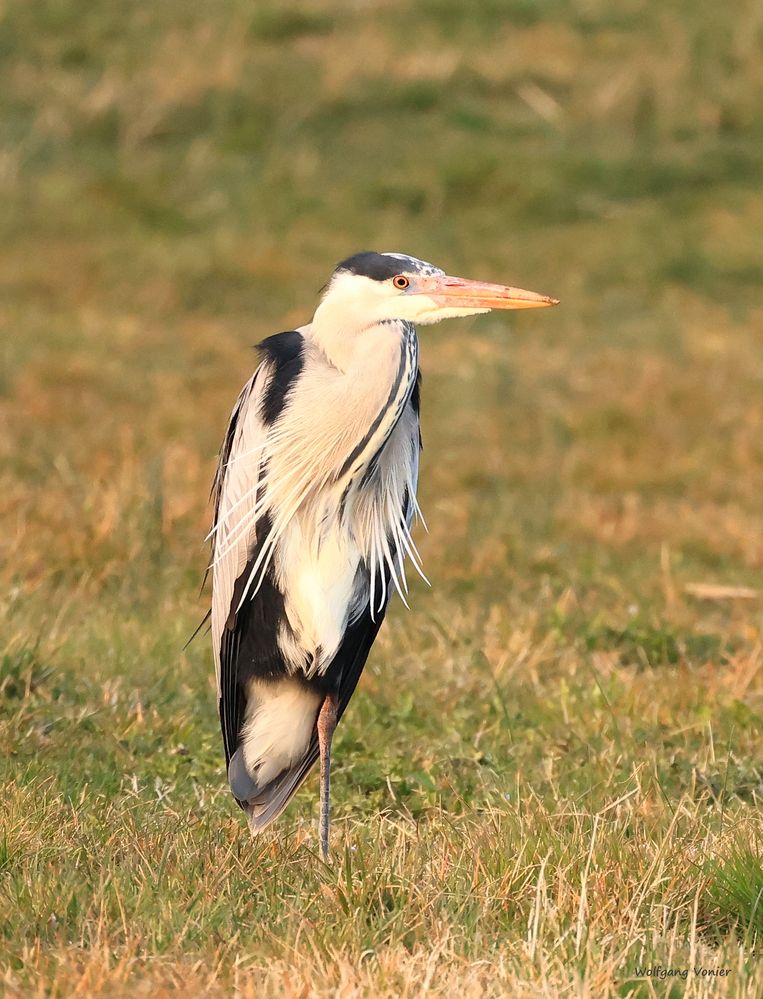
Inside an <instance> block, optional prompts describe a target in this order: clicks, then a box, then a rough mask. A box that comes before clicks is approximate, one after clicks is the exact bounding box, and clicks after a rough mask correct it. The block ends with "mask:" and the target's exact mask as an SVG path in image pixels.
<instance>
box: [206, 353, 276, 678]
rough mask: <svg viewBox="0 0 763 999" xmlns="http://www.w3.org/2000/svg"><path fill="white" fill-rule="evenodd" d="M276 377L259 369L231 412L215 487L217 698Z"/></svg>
mask: <svg viewBox="0 0 763 999" xmlns="http://www.w3.org/2000/svg"><path fill="white" fill-rule="evenodd" d="M271 377H272V373H271V371H270V368H269V365H267V364H266V363H264V362H263V363H262V364H260V366H259V367H258V368H257V370H256V371H255V373H254V374H253V375H252V377H251V378H250V380H249V381H248V382H247V383H246V385H245V386H244V388H243V389H242V391H241V394H240V395H239V397H238V399H237V401H236V405H235V406H234V407H233V412H232V413H231V416H230V420H229V423H228V428H227V431H226V434H225V439H224V441H223V446H222V448H221V449H220V458H219V462H218V466H217V473H216V475H215V481H214V485H213V499H214V518H213V523H212V532H211V538H212V562H211V572H212V613H211V621H210V627H211V632H212V648H213V654H214V660H215V676H216V678H217V692H218V695H219V696H222V694H223V689H222V687H223V679H224V677H223V675H222V673H223V665H224V664H223V662H222V644H223V635H224V632H225V628H226V624H227V622H228V618H229V616H230V613H231V602H232V599H233V593H234V590H235V587H236V580H237V579H238V578H239V577H240V576H241V573H242V572H243V571H244V568H245V567H246V563H247V555H248V552H249V551H250V549H251V547H252V546H253V545H254V543H255V542H256V537H257V523H256V514H257V508H256V504H257V499H258V486H259V482H260V480H261V477H262V474H261V468H262V459H263V451H264V448H265V443H266V440H267V435H268V428H267V426H266V424H265V422H264V420H263V419H262V415H261V410H262V402H263V399H264V396H265V392H266V391H267V385H268V383H269V380H270V378H271Z"/></svg>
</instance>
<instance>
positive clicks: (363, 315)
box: [320, 251, 558, 329]
mask: <svg viewBox="0 0 763 999" xmlns="http://www.w3.org/2000/svg"><path fill="white" fill-rule="evenodd" d="M557 304H558V303H557V301H556V299H554V298H548V297H547V296H546V295H537V294H536V293H535V292H532V291H524V290H523V289H522V288H511V287H508V286H506V285H501V284H488V283H486V282H484V281H469V280H466V279H465V278H458V277H451V276H449V275H447V274H446V273H445V272H444V271H442V270H440V268H439V267H435V266H434V264H429V263H427V262H426V261H425V260H418V259H417V258H416V257H409V256H407V255H406V254H404V253H375V252H372V251H366V252H364V253H356V254H355V255H354V256H352V257H348V258H347V260H343V261H342V262H341V263H340V264H338V265H337V267H336V270H335V271H334V274H333V276H332V278H331V281H330V282H329V284H328V287H327V289H326V293H325V295H324V297H323V300H322V302H321V306H320V308H324V309H325V310H326V311H332V312H333V311H334V310H336V313H337V314H339V313H340V312H341V313H342V314H343V316H344V319H345V321H346V322H347V326H354V327H355V328H361V329H362V328H365V327H368V326H369V325H372V324H375V323H380V322H384V321H389V320H405V321H407V322H412V323H418V324H426V323H438V322H440V320H441V319H450V318H455V317H457V316H473V315H476V314H477V313H480V312H490V310H491V309H542V308H545V307H546V306H549V305H557Z"/></svg>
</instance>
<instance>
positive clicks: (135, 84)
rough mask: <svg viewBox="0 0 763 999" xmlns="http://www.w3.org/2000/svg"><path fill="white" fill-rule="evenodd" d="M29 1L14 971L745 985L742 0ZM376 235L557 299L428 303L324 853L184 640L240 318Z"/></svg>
mask: <svg viewBox="0 0 763 999" xmlns="http://www.w3.org/2000/svg"><path fill="white" fill-rule="evenodd" d="M0 12H2V20H1V21H0V185H2V204H3V212H2V214H1V215H0V236H1V239H0V279H1V280H2V284H3V292H2V297H1V298H0V323H2V328H3V334H2V340H1V342H0V361H1V364H2V368H1V370H0V449H1V452H2V466H1V468H0V509H1V510H2V530H1V531H0V546H1V548H0V551H2V560H3V565H2V569H0V575H1V578H2V585H1V586H0V619H1V620H2V646H1V648H0V654H1V655H2V665H1V667H0V669H1V674H0V751H1V752H0V768H2V809H1V811H0V823H1V829H0V968H1V969H2V970H1V971H0V974H1V975H2V976H3V977H2V979H1V980H2V982H3V983H4V984H3V986H2V988H4V990H5V993H6V994H7V995H9V996H26V995H55V996H68V995H72V994H75V993H76V994H77V995H104V996H109V997H119V996H128V995H129V996H131V997H132V996H140V995H146V996H163V995H169V994H171V993H177V994H183V995H209V996H218V995H224V994H231V992H232V991H234V990H238V992H239V993H240V994H241V995H242V996H252V997H254V996H257V997H260V996H269V995H272V996H276V995H289V996H291V995H294V996H305V997H308V996H320V995H328V994H332V995H339V996H355V995H368V996H372V995H373V996H390V997H396V996H419V995H426V994H431V995H443V996H456V995H457V996H459V997H472V996H482V995H496V996H497V995H510V996H518V997H522V996H536V995H539V994H544V995H547V996H557V995H560V996H561V995H567V996H572V995H579V996H591V997H607V996H615V995H617V996H640V997H641V996H644V997H646V996H662V995H671V996H679V995H684V994H685V995H691V996H705V995H707V996H711V995H712V996H724V997H726V996H751V997H752V996H756V995H759V994H761V991H762V990H763V973H762V972H761V969H760V968H759V966H758V964H757V963H756V959H755V953H756V947H759V942H760V937H761V933H763V901H762V893H763V871H762V867H761V857H762V855H763V829H762V827H761V819H760V798H761V793H763V792H762V790H761V788H762V780H763V732H762V728H763V726H762V725H761V722H762V720H763V693H762V688H761V659H762V657H763V617H762V615H761V602H760V598H759V595H758V592H759V589H760V572H761V568H763V513H762V507H761V495H762V494H763V391H762V390H763V355H762V354H761V338H760V331H761V328H762V327H763V311H762V310H761V304H760V286H761V281H762V280H763V256H762V255H761V253H760V233H761V231H762V230H763V198H761V193H760V190H761V188H760V184H761V176H763V99H762V98H763V59H761V43H762V42H763V6H761V3H760V2H759V0H746V2H743V0H736V2H733V3H730V4H717V3H713V2H710V0H699V2H697V0H692V2H689V0H676V2H675V3H673V4H662V3H657V2H656V0H624V2H622V3H618V4H612V3H610V2H608V0H606V2H605V0H535V2H533V0H504V2H498V0H482V2H480V3H473V4H466V3H462V2H460V0H421V2H419V3H416V4H404V3H401V2H398V0H386V2H383V0H369V2H368V3H363V4H358V3H351V2H349V0H344V2H343V0H340V2H337V3H335V4H328V3H321V4H318V3H313V4H303V3H297V4H293V3H283V4H281V3H277V4H276V3H270V2H265V3H259V2H258V3H257V4H252V3H246V2H244V0H240V2H239V0H219V2H217V3H215V4H201V3H198V2H196V0H190V2H186V0H167V2H163V3H155V4H142V3H125V4H113V3H107V2H105V0H97V2H91V3H88V4H82V3H75V2H73V0H45V2H42V0H7V2H5V3H4V4H2V6H0ZM366 247H377V248H380V249H401V250H404V251H407V252H410V253H414V254H417V255H420V256H423V257H425V258H429V259H434V260H436V261H437V262H438V263H440V264H441V265H443V266H445V267H447V268H448V269H449V270H451V271H453V272H456V273H463V274H465V275H467V276H473V277H483V278H486V279H491V278H492V279H495V280H507V281H510V282H512V283H516V284H520V285H522V286H525V287H530V288H535V289H537V290H539V291H544V292H547V293H549V294H554V295H556V296H558V297H560V298H561V299H562V300H563V305H562V307H561V308H560V309H557V310H553V311H552V312H548V313H538V314H525V315H521V316H519V317H518V318H517V319H516V320H512V319H511V318H507V317H505V316H497V317H484V318H480V319H478V320H474V321H470V322H458V323H452V324H450V325H448V326H447V327H446V326H442V327H437V328H434V329H428V330H425V331H424V332H423V335H422V341H423V344H422V353H423V368H424V373H425V383H424V387H425V396H424V417H423V419H424V437H425V452H424V460H423V471H422V475H423V483H422V496H421V501H422V506H423V508H424V511H425V513H426V515H427V518H428V522H429V525H430V533H429V534H428V535H425V534H424V533H423V531H420V532H419V540H420V547H421V550H422V554H423V556H424V560H425V565H426V568H427V572H428V574H429V576H430V578H431V579H432V580H433V584H434V585H433V588H432V590H428V589H426V588H425V587H424V586H423V585H422V584H418V583H417V584H414V587H413V590H414V592H413V596H412V606H413V610H412V611H411V612H410V613H408V612H406V611H405V610H404V608H402V607H401V606H400V605H396V606H394V608H393V609H392V610H391V612H390V615H389V621H388V624H387V625H386V626H385V628H384V629H383V632H382V635H381V637H380V640H379V642H378V645H377V647H376V649H375V651H374V653H373V655H372V658H371V661H370V664H369V668H368V670H367V672H366V675H365V677H364V679H363V682H362V683H361V686H360V688H359V692H358V694H357V695H356V697H355V699H354V701H353V705H352V709H351V711H350V712H349V714H348V716H347V718H346V721H345V722H344V723H343V724H342V728H341V731H340V733H339V734H338V739H337V742H336V761H337V772H336V780H335V782H334V792H335V815H336V817H337V821H336V825H335V834H334V835H335V859H334V862H333V864H332V865H331V866H330V867H326V866H324V865H323V864H322V863H321V862H320V861H319V860H318V858H317V856H316V844H315V835H314V819H315V792H316V787H315V782H314V781H311V782H310V783H309V784H308V785H307V786H306V788H305V789H304V790H303V791H302V792H301V793H300V795H299V797H298V800H297V801H296V802H295V804H294V805H293V806H292V807H291V808H290V810H289V811H288V813H287V814H286V816H285V817H284V819H283V820H282V821H281V822H280V823H279V824H278V826H277V828H276V829H275V830H274V831H273V833H272V835H267V836H265V837H264V838H262V839H261V840H258V841H257V842H255V843H252V842H251V841H250V839H249V838H248V834H247V833H246V831H245V828H244V826H243V823H242V819H241V815H240V813H238V811H237V810H236V808H235V806H234V804H233V803H232V801H231V800H230V798H229V796H228V794H227V793H226V791H225V787H224V784H225V781H224V775H223V770H222V763H221V752H220V739H219V735H218V731H217V722H216V718H215V705H214V694H213V680H212V675H211V674H212V668H211V656H210V653H209V649H208V647H207V644H206V642H205V641H204V640H197V641H196V642H195V643H194V644H192V645H191V646H190V647H189V648H188V649H187V650H186V651H181V650H182V646H183V643H184V641H185V639H186V637H187V636H188V635H189V633H190V632H191V631H192V629H193V627H194V626H195V624H196V622H197V621H198V619H199V618H200V616H201V614H202V613H203V611H204V608H205V606H206V599H207V598H206V597H202V598H201V599H198V598H197V588H198V581H199V578H200V575H201V571H202V568H203V565H204V559H205V555H204V552H203V550H202V547H201V539H202V537H203V536H204V534H205V531H206V525H207V520H208V516H209V513H208V510H207V508H206V495H207V491H208V486H209V481H210V477H211V473H212V469H213V464H214V455H215V452H216V448H217V443H218V441H219V439H220V437H221V434H222V430H223V426H224V423H225V420H226V417H227V414H228V411H229V409H230V406H231V404H232V402H233V399H234V397H235V395H236V392H237V390H238V388H239V386H240V384H241V383H242V382H243V381H244V380H245V378H247V377H248V374H249V372H250V369H251V366H252V364H253V355H252V354H251V352H250V351H249V349H248V345H249V344H252V343H254V342H255V341H257V340H259V339H260V338H261V337H263V336H264V335H267V334H269V333H271V332H273V331H274V330H276V329H283V328H288V327H289V326H292V325H294V324H297V323H300V322H302V321H304V320H305V319H306V318H307V317H309V314H310V310H311V308H312V306H313V304H314V302H315V296H316V293H317V290H318V289H319V288H320V286H321V285H322V283H323V282H324V281H325V278H326V276H327V274H328V273H329V271H330V268H331V267H332V266H333V264H334V262H335V261H336V260H338V259H340V258H341V257H343V256H345V255H347V254H348V253H350V252H352V251H354V250H357V249H361V248H366ZM697 584H702V585H703V586H704V587H705V589H704V590H703V589H697ZM708 586H709V587H710V589H709V590H708V589H707V587H708ZM718 587H736V588H739V587H746V588H747V590H746V591H738V593H737V595H736V596H733V595H730V593H729V591H728V590H724V589H718ZM653 965H660V966H662V967H663V968H671V969H674V970H676V969H682V968H687V969H688V974H687V978H686V980H685V981H684V980H682V979H681V978H675V977H674V978H669V979H662V980H661V979H659V978H658V979H657V980H653V979H652V978H651V977H643V976H642V977H639V969H642V972H643V969H644V968H646V967H652V966H653ZM695 966H696V967H697V968H699V967H702V968H704V969H723V970H727V971H728V974H727V975H725V976H722V977H716V978H707V977H701V976H697V975H696V974H695V972H694V970H693V969H694V967H695Z"/></svg>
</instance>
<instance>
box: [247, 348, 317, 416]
mask: <svg viewBox="0 0 763 999" xmlns="http://www.w3.org/2000/svg"><path fill="white" fill-rule="evenodd" d="M304 345H305V344H304V339H303V337H302V334H301V333H297V332H296V331H294V330H290V331H289V332H287V333H274V334H273V336H269V337H267V338H266V339H265V340H263V341H262V343H259V344H257V348H258V350H259V351H260V355H261V356H262V357H263V358H264V359H267V360H269V361H271V362H272V364H273V375H272V377H271V379H270V384H269V385H268V387H267V390H266V392H265V396H264V398H263V400H262V410H261V415H262V419H263V420H264V422H265V423H266V424H268V426H270V425H271V424H273V423H275V421H276V420H277V419H278V417H279V416H280V415H281V413H282V411H283V407H284V405H285V404H286V397H287V396H288V394H289V391H290V389H291V388H292V387H293V385H294V383H295V382H296V380H297V378H298V377H299V375H300V373H301V371H302V367H303V365H304V363H305V358H304Z"/></svg>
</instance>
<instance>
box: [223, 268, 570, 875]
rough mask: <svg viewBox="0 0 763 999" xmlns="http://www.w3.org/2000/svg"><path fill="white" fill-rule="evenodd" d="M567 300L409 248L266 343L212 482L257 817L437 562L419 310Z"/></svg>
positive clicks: (324, 801) (232, 742) (238, 722)
mask: <svg viewBox="0 0 763 999" xmlns="http://www.w3.org/2000/svg"><path fill="white" fill-rule="evenodd" d="M556 304H557V302H556V300H555V299H552V298H548V297H546V296H544V295H537V294H535V293H534V292H529V291H524V290H522V289H520V288H510V287H505V286H503V285H497V284H487V283H485V282H478V281H468V280H464V279H462V278H456V277H449V276H448V275H446V274H445V272H444V271H442V270H440V269H439V268H438V267H435V266H434V265H432V264H429V263H426V262H425V261H423V260H418V259H416V258H415V257H410V256H407V255H405V254H403V253H376V252H371V251H367V252H363V253H358V254H355V255H354V256H352V257H349V258H348V259H347V260H344V261H342V262H341V263H340V264H338V265H337V267H336V269H335V270H334V273H333V275H332V277H331V279H330V281H329V283H328V285H327V286H326V289H325V291H324V293H323V295H322V297H321V300H320V302H319V304H318V307H317V309H316V311H315V314H314V316H313V318H312V320H311V322H310V323H308V324H307V325H305V326H302V327H300V328H298V329H296V330H291V331H288V332H284V333H276V334H275V335H273V336H270V337H268V338H267V339H266V340H264V341H263V342H262V343H261V344H259V351H260V363H259V366H258V367H257V369H256V371H255V372H254V374H253V375H252V377H251V378H250V380H249V381H248V382H247V383H246V385H245V386H244V388H243V390H242V391H241V394H240V395H239V397H238V400H237V402H236V404H235V406H234V408H233V412H232V414H231V417H230V422H229V424H228V428H227V432H226V434H225V438H224V441H223V445H222V448H221V450H220V457H219V464H218V468H217V474H216V476H215V482H214V487H213V501H214V518H213V526H212V530H211V532H210V537H211V540H212V559H211V572H212V607H211V633H212V642H213V649H214V659H215V667H216V675H217V689H218V698H219V712H220V723H221V727H222V734H223V743H224V748H225V759H226V764H227V768H228V780H229V783H230V789H231V791H232V793H233V796H234V797H235V798H236V800H237V802H238V803H239V805H240V806H241V807H242V808H243V809H244V810H245V811H246V813H247V816H248V820H249V825H250V827H251V829H252V831H253V832H259V831H260V830H262V829H264V828H265V827H266V826H267V825H268V824H269V823H271V822H272V821H273V820H274V819H275V818H277V816H278V815H280V813H281V812H282V811H283V809H284V808H285V807H286V805H287V804H288V802H289V800H290V799H291V797H292V796H293V795H294V793H295V792H296V790H297V789H298V788H299V786H300V785H301V784H302V782H303V780H304V779H305V777H306V776H307V774H308V772H309V771H310V769H311V767H312V766H313V764H314V763H315V762H316V760H318V759H320V784H321V787H320V847H321V854H322V856H323V857H324V858H326V857H327V856H328V836H329V780H330V766H331V740H332V735H333V733H334V729H335V727H336V725H337V723H338V721H339V720H340V719H341V717H342V715H343V714H344V711H345V710H346V708H347V705H348V702H349V700H350V698H351V696H352V694H353V691H354V690H355V687H356V685H357V683H358V680H359V678H360V674H361V672H362V670H363V667H364V665H365V662H366V659H367V657H368V654H369V651H370V649H371V646H372V644H373V642H374V639H375V638H376V635H377V632H378V631H379V627H380V625H381V623H382V619H383V618H384V614H385V611H386V608H387V604H388V601H389V598H390V595H391V594H392V593H393V592H397V593H398V594H399V595H400V596H401V597H402V598H403V600H405V596H404V594H405V590H406V584H405V575H404V568H403V563H404V561H405V559H406V558H408V559H410V561H411V562H412V564H413V565H414V566H415V568H416V569H417V570H418V571H419V572H420V571H421V565H420V561H419V558H418V555H417V552H416V548H415V545H414V543H413V540H412V537H411V523H412V519H413V517H414V515H415V514H416V513H417V511H418V506H417V502H416V486H417V481H418V471H419V450H420V447H421V438H420V432H419V389H420V375H419V346H418V339H417V336H416V324H428V323H437V322H439V321H440V320H441V319H447V318H450V317H457V316H471V315H475V314H477V313H481V312H488V311H490V310H491V309H532V308H542V307H544V306H548V305H556Z"/></svg>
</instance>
